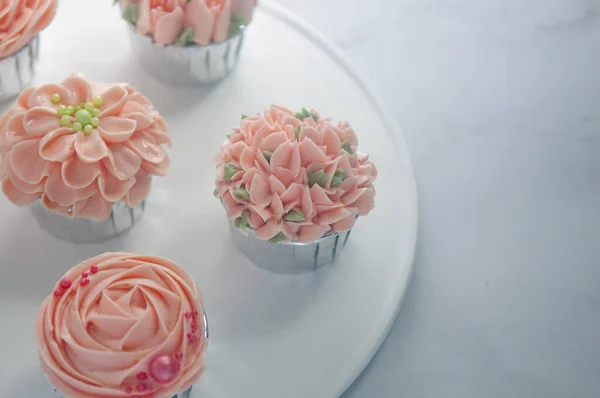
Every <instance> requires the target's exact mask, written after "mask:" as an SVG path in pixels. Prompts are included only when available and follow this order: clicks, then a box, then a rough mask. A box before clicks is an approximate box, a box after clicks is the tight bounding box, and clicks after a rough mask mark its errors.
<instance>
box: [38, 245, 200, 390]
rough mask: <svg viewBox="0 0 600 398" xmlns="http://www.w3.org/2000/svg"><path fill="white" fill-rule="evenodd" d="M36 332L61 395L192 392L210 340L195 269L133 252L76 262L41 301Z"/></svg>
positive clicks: (43, 361)
mask: <svg viewBox="0 0 600 398" xmlns="http://www.w3.org/2000/svg"><path fill="white" fill-rule="evenodd" d="M35 335H36V341H37V344H38V351H39V357H40V363H41V365H42V369H43V370H44V372H45V373H46V376H47V378H48V381H49V382H50V383H51V384H52V386H53V387H54V388H55V389H56V391H57V393H58V394H59V396H61V397H63V398H90V397H94V398H135V397H154V398H171V397H173V398H187V397H189V396H190V392H191V389H192V384H194V383H195V382H196V381H197V380H198V379H199V378H200V376H201V375H202V373H203V371H204V355H205V351H206V346H207V343H208V327H207V323H206V316H205V315H204V307H203V305H202V298H201V297H200V294H199V293H198V291H197V289H196V285H195V284H194V281H193V280H192V278H191V276H190V274H188V273H187V272H186V271H185V270H184V269H183V268H182V267H180V266H179V265H177V264H175V263H174V262H172V261H169V260H167V259H164V258H159V257H153V256H141V255H137V254H131V253H105V254H101V255H99V256H96V257H93V258H90V259H89V260H86V261H84V262H82V263H80V264H78V265H76V266H75V267H73V268H71V269H70V270H69V271H68V272H67V273H66V274H65V275H64V276H63V278H62V279H61V280H60V281H59V282H58V283H57V284H56V286H55V287H54V292H53V293H51V294H50V295H49V296H48V297H47V298H46V300H44V302H43V303H42V306H41V308H40V310H39V313H38V316H37V322H36V326H35Z"/></svg>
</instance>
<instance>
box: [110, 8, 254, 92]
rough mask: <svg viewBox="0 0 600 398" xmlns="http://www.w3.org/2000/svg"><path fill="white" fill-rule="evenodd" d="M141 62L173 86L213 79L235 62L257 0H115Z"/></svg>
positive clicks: (153, 73) (221, 75)
mask: <svg viewBox="0 0 600 398" xmlns="http://www.w3.org/2000/svg"><path fill="white" fill-rule="evenodd" d="M120 3H121V12H122V16H123V18H124V19H125V20H126V21H127V22H128V23H129V25H130V26H129V29H128V30H129V33H130V34H131V41H132V45H133V49H134V52H135V53H136V56H137V57H138V59H139V60H140V62H141V64H142V66H143V67H144V68H145V69H146V70H147V71H148V72H149V73H151V74H152V75H154V76H155V77H157V78H159V79H160V80H162V81H164V82H166V83H169V84H174V85H187V84H193V83H214V82H217V81H219V80H221V79H222V78H224V77H225V76H227V75H228V74H229V73H230V72H231V71H232V70H233V69H234V67H235V66H236V64H237V61H238V57H239V53H240V50H241V46H242V42H243V38H244V30H245V28H246V26H247V25H248V24H249V23H250V21H251V19H252V12H253V9H254V7H255V6H256V0H120Z"/></svg>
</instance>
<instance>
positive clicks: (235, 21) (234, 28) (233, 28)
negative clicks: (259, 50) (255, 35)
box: [229, 12, 248, 37]
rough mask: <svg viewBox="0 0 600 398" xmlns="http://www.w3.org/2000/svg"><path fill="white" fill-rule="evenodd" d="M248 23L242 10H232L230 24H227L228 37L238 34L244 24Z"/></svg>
mask: <svg viewBox="0 0 600 398" xmlns="http://www.w3.org/2000/svg"><path fill="white" fill-rule="evenodd" d="M247 24H248V21H246V16H245V15H244V13H242V12H234V13H233V14H232V15H231V24H230V25H229V37H233V36H236V35H238V34H239V33H240V32H241V31H242V29H243V28H244V26H246V25H247Z"/></svg>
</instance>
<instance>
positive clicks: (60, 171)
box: [0, 75, 171, 242]
mask: <svg viewBox="0 0 600 398" xmlns="http://www.w3.org/2000/svg"><path fill="white" fill-rule="evenodd" d="M170 143H171V140H170V138H169V136H168V135H167V128H166V125H165V122H164V120H163V119H162V117H161V116H160V115H159V114H158V112H157V111H156V110H155V109H154V107H153V106H152V103H151V102H150V101H149V100H148V99H147V98H146V97H144V96H143V95H142V94H140V93H139V92H138V91H137V90H135V89H134V88H133V87H131V86H129V85H126V84H106V83H91V82H88V81H86V80H85V79H84V78H83V77H81V76H77V75H73V76H71V77H69V78H67V79H66V80H65V81H63V82H62V83H60V84H46V85H43V86H40V87H38V88H27V89H26V90H24V91H23V92H22V93H21V95H20V96H19V97H18V99H17V102H16V103H15V104H14V105H13V106H12V107H10V108H9V110H8V111H7V112H6V114H4V115H3V116H2V118H0V182H1V183H2V191H3V192H4V194H5V195H6V197H7V198H8V199H9V200H10V201H11V202H13V203H14V204H16V205H19V206H28V205H32V208H33V210H34V214H35V215H36V217H37V219H38V221H39V223H40V225H41V226H42V227H43V228H44V229H46V230H48V231H49V232H51V233H53V234H54V235H56V236H58V237H60V238H63V239H67V240H74V241H92V242H93V241H101V240H105V239H108V238H111V237H113V236H115V235H117V234H119V233H121V232H124V231H126V230H127V229H129V228H130V227H132V226H133V224H134V223H135V222H136V221H137V220H138V219H139V218H140V216H141V214H142V211H143V209H144V201H145V199H146V197H147V196H148V193H149V192H150V179H151V177H152V176H154V175H157V176H164V175H166V174H167V171H168V168H169V163H170V160H169V157H168V155H167V153H166V151H165V150H164V149H163V147H162V146H163V145H170Z"/></svg>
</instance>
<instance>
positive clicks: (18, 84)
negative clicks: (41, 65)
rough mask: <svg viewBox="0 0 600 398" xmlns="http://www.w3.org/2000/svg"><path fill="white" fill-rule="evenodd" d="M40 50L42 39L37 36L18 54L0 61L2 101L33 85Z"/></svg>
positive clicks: (0, 97)
mask: <svg viewBox="0 0 600 398" xmlns="http://www.w3.org/2000/svg"><path fill="white" fill-rule="evenodd" d="M39 50H40V38H39V35H37V36H35V37H34V38H33V39H32V40H31V41H30V42H29V43H27V45H26V46H25V47H23V48H22V49H21V50H19V52H18V53H16V54H14V55H11V56H10V57H6V58H2V59H0V101H6V100H8V99H11V98H13V97H14V96H16V95H18V94H19V93H20V92H21V91H23V90H24V89H25V88H26V87H27V86H29V85H30V84H31V81H32V80H33V76H34V74H35V67H36V64H37V61H38V58H39V53H40V51H39Z"/></svg>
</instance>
